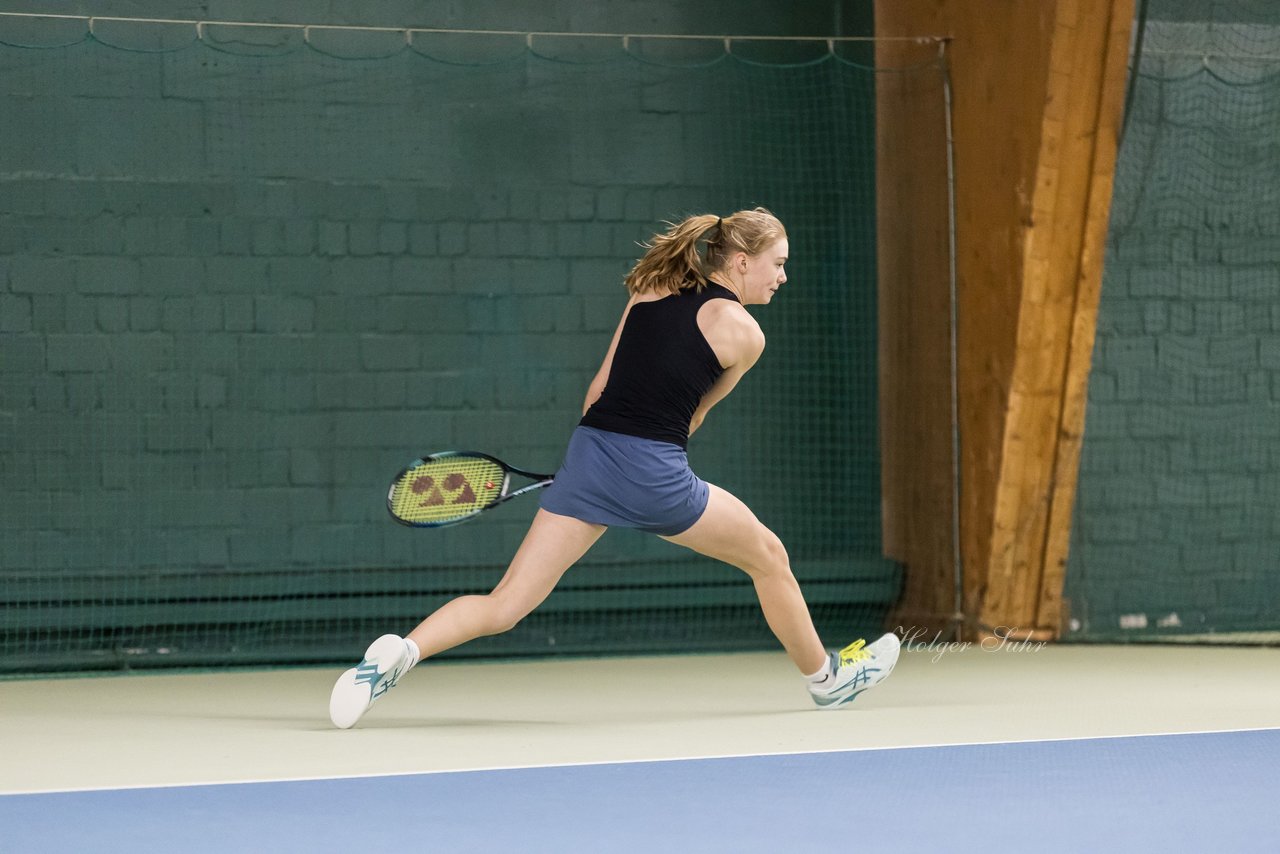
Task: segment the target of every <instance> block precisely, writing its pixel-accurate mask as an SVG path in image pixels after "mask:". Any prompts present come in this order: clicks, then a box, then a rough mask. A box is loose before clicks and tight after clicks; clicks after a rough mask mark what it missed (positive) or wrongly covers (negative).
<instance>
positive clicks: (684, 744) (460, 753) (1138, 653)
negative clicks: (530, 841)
mask: <svg viewBox="0 0 1280 854" xmlns="http://www.w3.org/2000/svg"><path fill="white" fill-rule="evenodd" d="M340 670H341V668H337V667H335V668H324V669H318V668H308V669H293V670H270V671H254V672H231V673H208V674H177V675H146V676H119V677H95V678H85V679H52V680H32V681H10V682H0V792H31V791H48V790H65V789H82V788H100V787H124V786H150V785H176V784H194V783H214V782H235V781H250V780H284V779H305V778H315V777H330V776H350V775H366V774H387V773H413V772H429V771H448V770H463V769H477V768H494V767H520V766H529V765H549V764H570V763H594V762H611V761H632V760H655V759H672V758H684V757H698V756H731V755H745V754H761V753H778V752H799V751H825V750H836V749H868V748H886V747H907V746H920V745H933V744H962V743H979V742H1000V741H1021V740H1038V739H1061V738H1080V737H1095V736H1122V735H1138V734H1152V733H1180V732H1205V731H1216V730H1230V729H1260V728H1273V727H1280V649H1274V648H1225V649H1224V648H1216V647H1214V648H1211V647H1191V648H1188V647H1181V646H1122V647H1108V646H1079V645H1070V646H1046V647H1044V648H1042V649H1039V650H1038V651H1035V650H1031V649H1021V650H1017V651H1013V650H1010V649H1008V648H1005V649H1003V650H998V651H995V650H983V649H981V648H979V647H976V646H975V647H970V648H968V649H963V650H961V649H948V648H942V647H937V646H934V647H931V648H925V647H920V646H917V648H915V649H912V650H910V651H906V652H904V654H903V658H902V660H901V661H900V663H899V665H898V669H897V670H896V671H895V672H894V674H893V676H892V677H891V678H890V679H889V680H887V681H886V682H885V683H884V684H883V685H881V686H879V687H878V688H876V689H875V690H873V691H870V692H868V693H867V694H865V695H863V696H862V697H861V698H859V699H858V700H857V701H856V702H855V703H854V704H852V705H851V706H849V707H846V708H844V709H841V710H837V711H819V710H817V709H815V708H813V707H812V706H811V705H810V703H809V700H808V697H807V694H806V692H805V690H804V688H803V686H802V684H801V681H800V679H799V677H798V676H797V675H796V673H795V671H794V670H793V668H792V667H791V665H790V663H789V662H788V660H787V659H786V658H785V656H784V655H782V654H781V653H744V654H731V655H697V656H677V657H670V656H663V657H634V658H609V659H566V660H543V661H533V662H500V663H470V664H468V663H456V664H453V663H446V664H427V665H423V666H421V667H419V668H418V669H417V670H415V671H414V672H413V673H412V674H410V675H409V676H408V677H406V678H405V679H404V680H403V681H402V682H401V684H400V686H398V687H397V688H396V689H395V690H394V691H392V692H391V693H389V694H388V695H386V697H384V698H383V699H382V700H380V701H379V702H378V704H377V705H376V706H375V707H374V708H373V710H372V711H371V712H370V713H369V714H368V715H367V716H366V717H365V719H364V720H363V721H361V723H360V724H359V725H357V728H356V729H353V730H348V731H340V730H336V729H333V728H332V727H331V725H330V724H329V721H328V716H327V703H328V695H329V688H330V685H331V684H332V682H333V679H334V678H335V677H336V676H337V674H338V672H339V671H340Z"/></svg>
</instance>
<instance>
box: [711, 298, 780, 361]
mask: <svg viewBox="0 0 1280 854" xmlns="http://www.w3.org/2000/svg"><path fill="white" fill-rule="evenodd" d="M698 326H699V328H700V329H701V330H702V334H703V337H705V338H706V339H707V343H708V344H710V345H711V349H712V350H714V351H715V354H716V356H717V357H718V358H719V359H720V364H721V365H723V366H724V367H729V366H730V365H734V364H737V363H739V362H755V360H756V359H757V358H759V356H760V354H761V353H762V352H763V351H764V344H765V339H764V330H762V329H761V328H760V324H759V323H758V322H756V319H755V318H754V317H752V316H751V313H750V312H748V311H747V310H746V309H745V308H743V307H742V305H741V304H739V303H737V302H735V301H734V300H728V299H714V300H708V301H707V302H706V304H705V305H703V306H702V309H701V310H700V311H699V312H698Z"/></svg>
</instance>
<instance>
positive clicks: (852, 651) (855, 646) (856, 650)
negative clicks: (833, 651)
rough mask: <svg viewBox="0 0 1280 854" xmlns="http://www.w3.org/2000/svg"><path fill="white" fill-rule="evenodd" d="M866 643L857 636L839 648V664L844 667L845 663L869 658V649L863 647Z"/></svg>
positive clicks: (848, 663)
mask: <svg viewBox="0 0 1280 854" xmlns="http://www.w3.org/2000/svg"><path fill="white" fill-rule="evenodd" d="M866 645H867V642H866V640H864V639H862V638H858V639H857V640H856V641H854V642H853V643H851V644H849V645H848V646H846V647H845V648H844V649H842V650H840V666H841V667H845V666H846V665H850V664H854V663H856V662H859V661H864V660H865V659H868V658H870V657H871V650H869V649H863V647H865V646H866Z"/></svg>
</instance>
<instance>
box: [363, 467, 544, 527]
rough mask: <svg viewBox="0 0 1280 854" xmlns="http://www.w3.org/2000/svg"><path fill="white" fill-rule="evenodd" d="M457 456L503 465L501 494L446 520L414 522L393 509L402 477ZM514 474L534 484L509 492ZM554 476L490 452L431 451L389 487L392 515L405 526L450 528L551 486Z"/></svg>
mask: <svg viewBox="0 0 1280 854" xmlns="http://www.w3.org/2000/svg"><path fill="white" fill-rule="evenodd" d="M456 457H470V458H473V459H474V458H477V457H478V458H480V459H485V460H488V461H489V462H491V463H494V464H495V465H497V466H498V467H499V468H501V469H502V486H501V487H500V488H499V489H498V495H497V497H496V498H494V499H493V500H492V501H490V502H489V503H488V504H485V505H484V506H482V507H477V508H475V509H474V510H472V511H470V512H469V513H466V514H465V515H462V516H459V517H457V518H456V519H446V520H444V521H443V522H412V521H409V520H408V519H404V518H401V517H400V516H398V515H397V514H396V512H395V510H394V509H393V505H392V500H391V499H392V497H393V496H394V495H395V491H396V485H397V484H399V483H400V481H401V479H402V478H403V477H404V476H405V475H406V474H408V473H409V472H411V471H413V470H414V469H415V468H417V467H418V466H421V465H425V464H426V463H433V462H436V461H438V460H447V459H453V458H456ZM513 474H518V475H520V476H521V477H527V478H529V479H531V480H533V481H534V483H530V484H527V485H525V486H522V487H520V488H519V489H517V490H516V491H515V492H510V493H509V492H507V490H508V489H510V488H511V475H513ZM554 479H555V475H550V474H537V473H535V472H531V471H525V470H524V469H518V468H516V467H515V466H513V465H509V464H508V463H506V462H503V461H502V460H500V459H498V458H497V457H495V456H493V455H491V454H486V453H483V452H481V451H437V452H435V453H434V454H427V455H425V456H423V457H420V458H418V459H416V460H414V461H413V462H411V463H410V464H409V465H407V466H405V467H404V468H403V469H401V470H400V472H399V473H398V474H397V475H396V476H395V477H394V478H392V479H391V487H390V488H389V489H388V490H387V512H388V513H390V514H391V518H392V519H395V520H396V521H397V522H399V523H400V524H401V525H404V526H406V527H409V528H447V527H449V526H450V525H458V524H461V523H463V522H466V521H467V520H469V519H472V518H474V517H476V516H478V515H479V514H481V513H483V512H484V511H486V510H492V509H493V508H494V507H497V506H498V505H499V504H504V503H506V502H507V501H510V500H511V499H513V498H516V497H517V496H520V495H524V494H525V493H526V492H533V491H534V490H537V489H541V488H543V487H544V486H550V485H551V483H552V481H553V480H554Z"/></svg>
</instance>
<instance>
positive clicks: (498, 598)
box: [485, 591, 532, 635]
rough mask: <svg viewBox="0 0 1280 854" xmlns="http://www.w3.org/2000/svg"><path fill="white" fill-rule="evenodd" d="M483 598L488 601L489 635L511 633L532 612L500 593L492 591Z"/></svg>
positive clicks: (522, 604)
mask: <svg viewBox="0 0 1280 854" xmlns="http://www.w3.org/2000/svg"><path fill="white" fill-rule="evenodd" d="M485 598H486V599H488V600H489V629H490V631H489V634H493V635H500V634H502V633H503V632H509V631H511V630H512V629H514V628H515V627H516V626H517V625H519V623H520V621H521V620H523V619H524V618H525V617H527V616H528V615H529V611H530V610H532V609H530V608H528V607H526V606H525V604H524V603H523V602H520V601H517V600H516V599H515V598H514V597H512V596H509V595H506V594H504V593H502V592H500V591H494V592H493V593H490V594H489V595H488V596H486V597H485Z"/></svg>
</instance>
